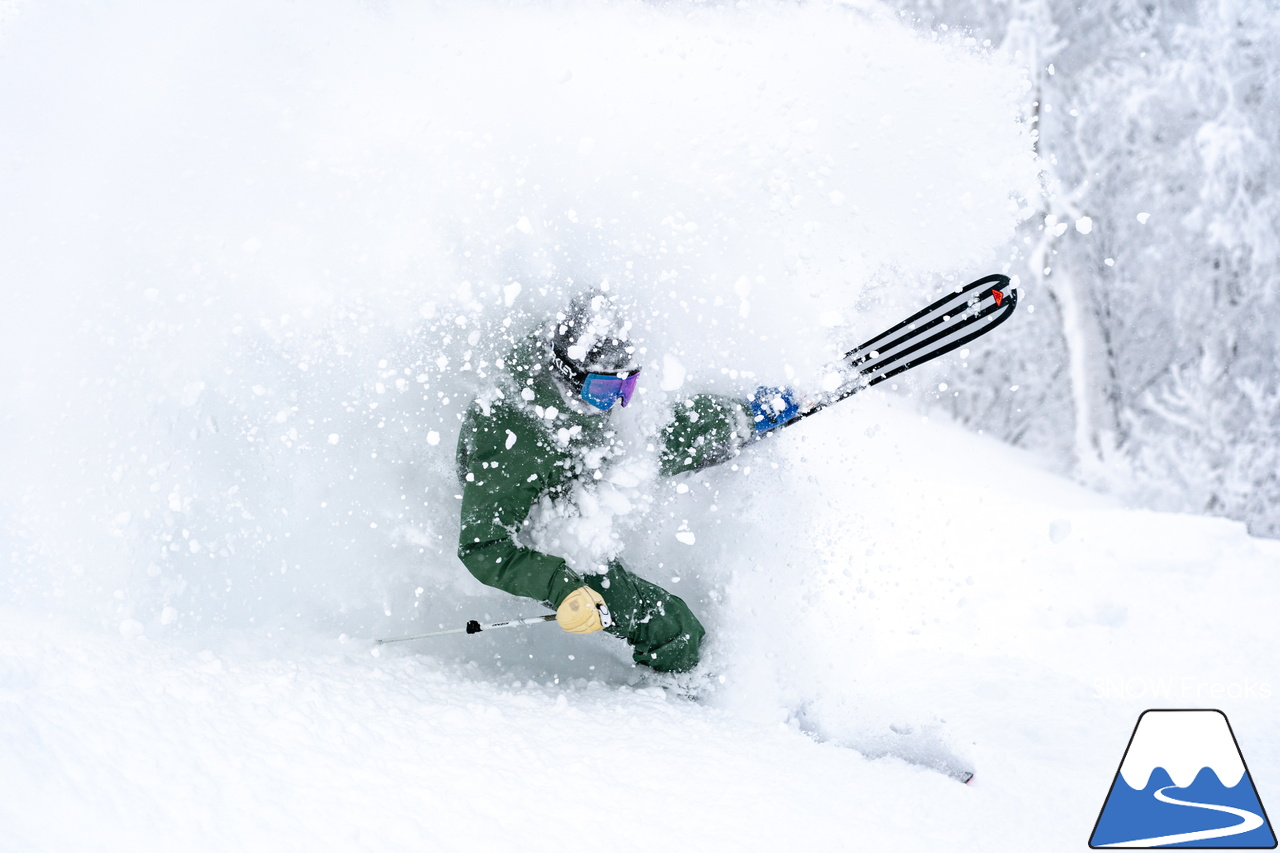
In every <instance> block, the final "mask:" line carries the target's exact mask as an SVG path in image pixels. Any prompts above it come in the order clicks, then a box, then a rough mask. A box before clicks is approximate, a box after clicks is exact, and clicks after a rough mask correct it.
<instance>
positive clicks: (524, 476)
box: [458, 417, 582, 607]
mask: <svg viewBox="0 0 1280 853" xmlns="http://www.w3.org/2000/svg"><path fill="white" fill-rule="evenodd" d="M521 432H522V433H525V434H523V435H521V434H517V433H516V432H510V433H509V432H508V430H507V429H506V427H504V426H502V425H501V424H495V423H493V422H489V419H488V418H485V419H477V418H472V417H468V418H467V419H466V420H465V421H464V422H463V435H462V436H460V437H459V452H458V461H459V473H460V474H462V530H461V532H460V533H459V537H458V557H459V559H461V560H462V563H463V565H465V566H466V567H467V570H468V571H470V572H471V574H472V575H474V576H475V577H476V579H477V580H478V581H480V582H481V583H483V584H487V585H488V586H492V587H496V588H498V589H501V590H503V591H505V592H509V593H511V594H512V595H520V596H524V597H525V598H532V599H535V600H537V601H546V602H550V604H551V606H552V607H559V606H560V603H561V602H562V601H564V599H565V598H566V597H567V596H568V595H569V593H571V592H573V591H574V590H575V589H577V588H578V587H581V586H582V578H581V577H580V576H579V575H578V574H577V573H576V572H574V571H573V570H572V569H570V568H569V567H568V565H566V563H565V561H564V560H563V559H561V558H560V557H555V556H552V555H550V554H544V553H542V552H541V551H535V550H534V549H532V548H524V547H521V546H520V545H518V544H516V541H515V531H516V530H518V529H519V528H520V525H521V524H522V523H523V522H524V520H525V517H526V516H528V514H529V509H530V508H531V507H532V506H533V504H534V503H535V502H536V501H537V500H538V497H539V495H540V494H541V493H542V490H543V488H544V486H545V484H544V483H543V482H542V476H541V474H540V472H539V468H540V467H541V466H540V465H539V461H540V459H539V457H540V453H539V447H538V440H537V437H536V436H535V435H532V434H529V433H528V431H526V430H521ZM468 433H469V434H468ZM509 435H516V439H515V440H514V441H513V442H510V446H508V436H509Z"/></svg>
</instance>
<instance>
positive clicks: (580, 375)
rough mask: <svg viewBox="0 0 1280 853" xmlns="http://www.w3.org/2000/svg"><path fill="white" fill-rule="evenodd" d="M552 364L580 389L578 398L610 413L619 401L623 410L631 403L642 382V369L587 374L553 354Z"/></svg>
mask: <svg viewBox="0 0 1280 853" xmlns="http://www.w3.org/2000/svg"><path fill="white" fill-rule="evenodd" d="M551 360H552V363H553V364H554V365H555V368H556V370H558V371H560V373H561V374H562V375H563V376H564V378H565V379H567V380H568V381H569V382H570V384H571V385H572V386H573V387H574V388H577V389H578V396H579V397H581V398H582V399H583V400H585V401H586V402H587V403H590V404H591V405H593V406H595V407H596V408H597V409H603V410H604V411H606V412H607V411H609V410H610V409H612V408H613V404H614V402H615V401H617V400H618V399H621V400H622V408H624V409H625V408H626V407H627V404H628V403H630V402H631V396H632V395H633V394H635V392H636V385H637V384H638V383H639V381H640V368H636V369H635V370H622V371H619V372H618V373H587V372H586V371H585V370H582V369H581V368H580V367H578V366H577V365H574V364H570V363H569V362H568V361H566V360H564V359H562V358H561V357H560V356H559V355H558V354H555V353H553V354H552V357H551Z"/></svg>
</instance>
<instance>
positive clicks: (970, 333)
mask: <svg viewBox="0 0 1280 853" xmlns="http://www.w3.org/2000/svg"><path fill="white" fill-rule="evenodd" d="M1017 304H1018V291H1017V290H1016V289H1015V288H1014V287H1013V286H1012V284H1011V282H1010V281H1009V277H1008V276H1007V275H989V276H987V277H985V278H980V279H978V280H977V281H975V282H971V283H970V284H966V285H965V286H964V287H961V288H957V289H956V290H954V291H952V292H951V293H949V294H948V295H946V296H944V297H942V298H941V299H939V300H938V301H937V302H934V303H933V304H932V305H930V306H929V307H927V308H925V309H924V310H922V311H918V312H916V313H915V314H912V315H911V316H910V317H908V318H907V319H905V320H903V321H902V322H901V323H898V324H897V325H896V326H893V327H891V328H889V329H886V330H885V331H883V332H881V333H880V334H878V335H876V336H875V337H874V338H871V339H870V340H868V341H866V342H865V343H862V344H859V345H858V346H856V347H854V348H853V349H851V350H849V351H848V352H847V353H845V355H844V358H843V359H841V361H840V363H839V365H838V366H836V370H837V372H838V373H839V374H840V375H841V376H842V377H843V381H842V382H841V383H840V385H839V387H837V388H836V389H835V390H833V391H829V392H826V393H821V394H816V395H813V396H810V397H807V398H805V399H804V400H802V401H801V402H800V414H799V415H797V416H796V417H795V418H793V419H792V420H790V421H788V422H787V424H784V426H789V425H790V424H793V423H796V422H797V421H799V420H800V419H801V418H807V417H808V416H809V415H812V414H816V413H817V412H820V411H821V410H823V409H825V408H826V407H827V406H830V405H831V404H833V403H838V402H840V401H841V400H843V399H845V398H846V397H851V396H853V395H854V394H856V393H858V392H859V391H861V390H863V389H864V388H870V387H871V386H872V385H877V384H879V383H881V382H883V381H885V380H886V379H891V378H892V377H894V376H897V375H898V374H900V373H902V372H904V371H907V370H910V369H911V368H913V367H918V366H920V365H921V364H924V363H925V362H928V361H932V360H933V359H935V358H937V357H938V356H940V355H945V354H946V353H949V352H951V351H952V350H954V349H959V348H960V347H962V346H964V345H965V344H967V343H969V342H970V341H972V340H974V339H975V338H978V337H981V336H982V335H985V334H986V333H987V332H989V331H991V330H992V329H994V328H995V327H996V326H999V325H1000V324H1001V323H1003V322H1004V321H1005V320H1007V319H1009V315H1010V314H1012V313H1013V309H1014V308H1015V307H1016V306H1017Z"/></svg>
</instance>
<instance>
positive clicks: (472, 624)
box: [374, 613, 556, 646]
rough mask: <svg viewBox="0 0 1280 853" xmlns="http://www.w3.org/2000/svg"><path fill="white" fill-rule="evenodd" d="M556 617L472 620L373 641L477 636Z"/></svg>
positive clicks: (551, 620)
mask: <svg viewBox="0 0 1280 853" xmlns="http://www.w3.org/2000/svg"><path fill="white" fill-rule="evenodd" d="M555 619H556V615H555V614H554V613H548V614H547V615H546V616H530V617H529V618H528V619H508V620H507V621H506V622H490V623H489V624H488V625H481V624H480V623H479V622H477V621H476V620H474V619H472V620H470V621H468V622H467V627H465V628H450V629H449V630H448V631H432V632H431V633H430V634H411V635H410V636H408V637H384V638H382V639H381V640H374V642H375V643H377V644H378V645H379V646H383V645H386V644H387V643H403V642H404V641H405V640H423V639H426V638H427V637H443V636H444V635H445V634H479V633H480V632H481V631H492V630H493V629H494V628H516V627H518V626H520V625H537V624H538V623H539V622H554V621H555Z"/></svg>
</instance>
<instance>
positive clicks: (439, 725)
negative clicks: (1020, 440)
mask: <svg viewBox="0 0 1280 853" xmlns="http://www.w3.org/2000/svg"><path fill="white" fill-rule="evenodd" d="M829 414H830V417H827V416H824V418H825V422H822V423H820V422H819V421H818V420H816V419H815V421H813V422H811V423H809V424H806V426H805V428H804V429H805V430H806V431H809V430H811V428H812V431H811V433H810V434H809V435H803V436H802V435H800V433H801V430H799V429H797V430H793V431H792V432H793V434H792V435H788V436H787V439H789V440H792V441H793V442H794V446H793V447H791V448H788V449H787V450H786V451H785V453H784V456H785V457H786V458H784V459H783V461H782V466H783V467H780V468H779V471H784V470H785V468H786V467H787V466H790V465H793V464H797V463H798V459H796V458H794V457H796V456H798V455H800V454H805V455H808V456H812V455H813V454H816V453H826V454H828V455H827V457H826V458H828V459H829V460H830V464H828V465H824V466H823V467H822V469H821V471H820V472H819V471H814V474H815V477H816V478H817V479H818V480H819V485H823V486H831V485H833V484H834V483H837V482H841V481H845V482H847V481H849V480H852V481H854V482H856V483H858V484H860V485H862V486H864V487H865V488H866V489H868V490H870V489H873V488H879V489H882V490H885V491H884V492H883V493H884V494H885V499H884V500H883V501H868V500H866V499H865V497H864V496H862V495H860V494H859V490H856V489H855V490H847V491H846V492H844V493H843V496H842V499H837V502H836V505H835V506H833V507H832V512H831V513H830V514H824V515H823V516H822V517H821V518H817V519H814V522H813V524H814V526H813V527H811V528H810V530H811V532H812V534H813V535H818V536H821V535H824V534H823V532H822V531H823V530H824V529H825V530H826V531H828V532H827V534H825V535H829V536H830V537H831V538H830V539H829V540H828V541H827V542H826V543H825V544H824V547H822V548H814V549H811V550H809V551H807V552H806V553H807V557H808V560H807V564H806V565H805V566H803V567H801V566H791V567H787V566H784V565H779V566H776V567H774V568H772V569H771V570H768V571H764V570H761V571H760V572H758V573H757V572H754V571H745V572H744V571H740V572H739V573H738V576H737V577H736V578H735V580H734V583H733V584H732V585H731V588H730V590H729V593H728V595H727V601H726V605H725V607H724V609H723V611H722V612H721V621H722V625H721V626H720V630H721V635H720V636H721V639H720V644H721V649H722V651H721V653H720V654H721V657H720V660H721V662H722V664H723V665H724V669H723V674H724V675H725V683H724V685H723V686H722V687H721V688H720V690H719V691H717V692H715V693H713V694H712V695H711V696H710V697H709V698H708V699H707V700H706V701H705V702H703V703H701V704H697V703H691V702H688V701H686V700H682V699H676V698H667V697H666V696H665V695H664V693H663V691H662V690H661V689H659V688H655V687H643V686H641V687H638V688H633V687H629V686H626V685H625V684H622V685H620V684H618V683H605V682H604V681H602V680H590V681H588V680H585V679H583V678H576V677H574V678H562V679H561V682H560V683H559V684H555V683H553V682H552V681H551V680H550V679H547V680H545V681H534V680H528V679H522V678H508V677H500V676H497V675H495V674H494V673H493V671H492V670H491V669H488V668H487V667H486V666H485V665H484V664H483V662H482V663H480V665H476V664H471V665H467V664H465V663H463V662H462V657H463V656H460V655H459V656H455V655H452V654H446V655H433V654H431V652H432V651H434V650H433V649H431V648H428V647H425V646H424V647H422V648H421V649H420V650H419V651H421V652H423V654H417V653H409V652H407V651H406V652H401V651H397V652H395V653H384V654H383V656H381V657H373V656H372V655H371V649H370V646H369V644H368V643H367V642H363V641H357V640H350V641H348V642H346V643H342V642H339V641H337V640H336V639H334V638H324V637H317V636H305V637H299V638H295V641H294V642H292V643H291V644H289V645H288V646H284V647H276V648H274V649H264V648H263V647H262V645H261V643H260V641H258V640H256V639H255V638H254V637H252V636H247V635H239V636H237V635H231V636H224V637H221V638H219V641H218V642H219V648H218V650H217V651H213V650H211V649H204V650H199V649H197V647H196V646H193V645H189V644H181V643H178V644H175V643H169V642H157V641H150V640H129V639H125V638H121V637H119V636H116V637H110V636H102V635H100V634H93V633H85V632H80V631H75V630H65V629H62V628H61V627H60V626H59V625H57V624H56V623H50V622H49V621H47V620H41V619H37V618H33V617H31V616H30V615H25V614H21V613H16V612H14V611H13V610H12V609H9V610H6V612H5V619H4V623H3V624H4V628H3V635H2V636H3V640H2V643H3V645H0V650H2V651H3V655H2V656H0V660H3V661H4V667H5V668H4V671H3V675H2V676H0V678H2V681H0V683H2V684H3V687H4V693H3V696H4V701H3V704H0V709H3V710H2V712H0V713H2V716H0V720H2V721H3V737H2V738H0V744H3V747H2V748H3V750H4V755H3V762H2V763H0V766H3V767H4V768H5V770H4V773H3V774H0V779H2V780H3V785H4V796H3V797H2V798H0V802H3V803H4V806H3V809H4V821H3V825H4V826H5V827H6V832H7V833H8V835H7V839H8V847H7V849H15V850H19V849H21V850H58V849H66V848H67V847H70V846H76V847H79V846H86V847H88V848H90V849H93V848H94V846H95V845H99V846H100V847H101V849H111V850H122V849H133V848H137V847H142V848H148V847H153V846H155V845H156V844H165V845H170V844H171V845H174V846H181V847H183V848H184V849H191V850H219V849H226V848H227V847H228V846H237V845H243V846H246V847H250V848H253V847H259V848H263V847H271V848H274V849H285V850H294V849H296V850H302V849H348V848H354V847H363V848H365V849H423V847H424V846H425V847H426V848H427V849H461V848H463V847H467V848H469V849H505V848H509V847H511V846H516V845H519V846H522V847H525V848H527V849H533V850H541V849H546V850H552V849H558V845H559V843H560V841H559V836H560V835H561V834H562V833H563V832H565V831H570V830H566V829H561V828H560V826H561V823H560V822H561V821H569V822H571V824H572V825H573V826H574V827H576V828H577V830H581V831H587V832H596V831H601V832H604V833H605V834H606V835H607V836H608V837H609V838H610V840H611V842H612V843H615V844H616V845H617V846H618V848H619V849H624V850H639V849H643V848H646V847H650V846H652V845H655V844H662V845H667V844H670V845H676V846H681V847H685V848H687V849H706V848H715V849H735V848H741V849H760V850H767V849H778V848H783V847H791V846H794V845H804V844H823V845H826V846H835V847H837V848H839V847H844V846H847V845H852V844H853V843H855V840H856V843H857V844H859V845H865V847H866V848H867V849H882V850H888V849H893V850H934V849H951V848H952V847H953V846H954V845H955V844H956V843H957V842H964V843H965V844H966V846H970V847H977V848H978V849H984V850H1026V849H1037V850H1069V849H1080V848H1081V847H1082V845H1083V844H1084V843H1085V840H1086V839H1087V835H1088V832H1089V831H1090V829H1091V827H1092V821H1093V819H1094V817H1095V816H1096V813H1097V809H1098V808H1099V807H1100V806H1101V800H1102V798H1103V797H1104V796H1105V794H1106V790H1107V786H1108V785H1109V784H1110V780H1111V777H1112V776H1113V775H1114V773H1115V769H1116V766H1117V765H1118V762H1119V759H1120V755H1121V752H1122V751H1123V748H1124V745H1125V743H1126V742H1127V738H1128V732H1129V731H1130V729H1131V726H1132V722H1133V720H1134V719H1135V718H1136V715H1137V713H1138V712H1139V711H1140V710H1142V709H1143V708H1144V707H1146V706H1147V705H1150V704H1157V705H1160V704H1164V705H1203V704H1213V705H1218V706H1221V707H1224V709H1225V710H1226V711H1227V713H1228V714H1229V715H1230V716H1231V717H1232V721H1233V724H1234V726H1235V729H1236V731H1237V735H1238V737H1239V738H1240V740H1241V746H1242V748H1243V749H1244V750H1245V753H1246V757H1247V760H1249V761H1250V764H1251V767H1252V769H1253V773H1254V776H1255V778H1257V779H1259V780H1262V782H1261V784H1262V785H1263V786H1264V787H1263V788H1262V790H1261V793H1262V796H1263V798H1264V802H1265V799H1266V796H1267V790H1266V788H1265V784H1266V783H1265V780H1267V779H1269V778H1275V777H1276V776H1277V774H1280V751H1278V750H1277V748H1276V744H1275V742H1274V740H1273V739H1271V738H1270V736H1269V734H1268V723H1269V718H1270V715H1269V713H1268V712H1267V708H1268V707H1269V705H1270V701H1267V700H1273V699H1274V693H1273V691H1274V689H1275V685H1274V684H1272V683H1271V682H1270V678H1271V677H1272V676H1271V674H1272V673H1274V672H1275V671H1276V670H1275V664H1276V660H1275V656H1276V652H1275V649H1276V644H1275V642H1274V640H1275V636H1274V632H1275V629H1274V627H1273V625H1274V621H1273V620H1271V619H1269V618H1268V616H1269V614H1270V613H1272V612H1274V608H1275V607H1276V605H1277V603H1278V602H1277V600H1276V598H1277V596H1276V594H1275V592H1274V584H1270V585H1269V584H1267V583H1266V575H1267V573H1268V572H1270V571H1272V570H1274V567H1275V565H1276V564H1277V561H1278V560H1280V546H1277V545H1276V544H1275V543H1271V542H1263V541H1257V540H1252V539H1249V538H1248V537H1246V536H1245V535H1244V534H1243V533H1242V531H1241V528H1240V527H1239V526H1237V525H1234V524H1228V523H1225V522H1222V521H1216V520H1207V519H1199V518H1189V517H1185V516H1172V515H1156V514H1150V513H1138V512H1130V511H1126V510H1124V509H1122V508H1119V507H1115V506H1110V505H1108V504H1107V502H1106V501H1104V500H1101V499H1099V498H1096V497H1094V496H1091V495H1089V494H1087V493H1085V492H1082V491H1080V490H1078V489H1077V488H1076V487H1074V486H1072V485H1070V484H1068V483H1065V482H1063V481H1060V480H1058V479H1056V478H1055V477H1053V476H1050V475H1047V474H1045V473H1043V472H1041V471H1039V470H1037V468H1036V467H1035V466H1034V465H1033V464H1031V463H1030V462H1029V461H1028V460H1026V459H1025V458H1022V457H1020V456H1019V455H1018V454H1016V453H1012V452H1010V451H1008V450H1005V449H1002V448H1000V447H999V446H997V445H994V444H991V443H988V442H986V441H984V440H983V439H981V438H976V437H973V436H971V435H968V434H964V433H960V432H957V431H956V430H955V429H954V428H951V427H948V426H945V425H934V424H928V423H921V422H920V419H919V417H918V416H916V415H914V414H911V413H908V412H904V411H901V406H893V405H891V404H890V402H889V401H888V400H885V399H876V400H871V401H867V400H861V401H858V403H857V404H856V407H853V408H850V409H848V410H845V411H841V412H839V413H837V412H832V413H829ZM819 427H820V428H819ZM868 431H872V432H874V436H873V437H870V438H868V437H867V436H866V434H865V433H866V432H868ZM850 436H857V437H858V441H856V442H850V441H848V440H847V439H848V437H850ZM781 444H782V442H781V441H780V442H779V445H781ZM922 448H924V449H923V450H922ZM922 455H923V458H920V457H921V456H922ZM912 457H916V459H915V461H910V460H911V459H912ZM809 470H811V471H813V470H814V469H812V468H811V469H809ZM823 472H825V473H823ZM751 476H752V477H755V476H759V475H758V474H755V473H753V474H752V475H751ZM766 476H767V475H766ZM776 476H779V477H781V475H776ZM797 479H800V480H802V481H803V478H797ZM791 497H793V496H789V495H779V494H777V493H776V492H770V493H769V497H768V498H767V500H768V502H769V503H770V505H771V506H772V508H773V509H774V510H775V511H778V512H784V511H785V507H786V505H787V504H788V502H789V501H790V499H791ZM895 507H896V509H895ZM904 507H907V508H910V511H904V510H903V508H904ZM1067 525H1069V526H1070V532H1069V533H1067V534H1066V535H1065V538H1061V539H1060V541H1058V542H1056V543H1055V542H1054V541H1053V536H1051V531H1058V533H1057V534H1055V535H1058V536H1061V535H1062V534H1061V531H1062V530H1064V529H1065V528H1066V526H1067ZM904 528H905V529H904ZM837 530H839V531H841V532H839V533H836V532H834V531H837ZM919 530H933V531H935V532H933V533H931V534H930V535H928V536H921V535H917V534H913V533H912V531H919ZM765 538H766V537H765V536H764V535H763V534H762V535H761V539H762V540H764V539H765ZM802 550H803V549H802ZM868 552H871V556H868ZM845 569H849V570H850V572H849V574H848V575H846V574H845V571H844V570H845ZM792 595H794V596H796V600H797V602H798V608H797V610H796V611H795V612H792V613H790V614H787V613H785V612H784V611H783V605H784V604H785V603H786V602H787V601H788V600H789V598H788V597H789V596H792ZM541 630H549V631H551V630H554V629H541V628H532V629H529V633H528V634H526V635H525V636H526V638H532V637H533V636H534V635H533V632H534V631H541ZM509 636H510V635H507V636H503V637H501V638H499V637H498V636H496V635H495V636H493V637H488V638H484V639H483V640H482V639H481V638H478V637H477V638H471V639H472V640H473V642H474V643H475V645H476V647H483V648H484V649H485V652H486V653H489V652H490V650H491V649H493V648H499V649H501V650H502V651H505V652H508V653H511V652H513V651H515V650H517V649H518V650H520V651H523V650H524V649H526V648H528V649H530V650H535V651H536V650H539V649H540V646H539V644H538V642H537V640H536V639H530V644H529V645H528V646H523V645H519V644H518V643H516V642H514V639H513V638H510V639H509ZM598 641H599V643H600V644H610V643H614V641H612V640H611V639H610V638H598ZM486 642H487V644H485V643H486ZM482 644H485V645H482ZM1224 659H1226V660H1224ZM1227 661H1229V662H1227ZM1183 677H1185V678H1188V679H1191V681H1190V682H1188V683H1186V684H1183V683H1181V682H1180V681H1178V679H1181V678H1183ZM1111 678H1119V679H1136V678H1150V679H1152V680H1153V683H1154V680H1155V679H1173V680H1174V686H1173V687H1172V688H1171V690H1172V694H1171V695H1169V696H1164V697H1157V698H1154V699H1153V697H1151V696H1142V695H1138V694H1137V693H1133V694H1131V695H1130V696H1127V697H1126V696H1123V695H1122V696H1112V695H1108V694H1107V693H1106V691H1105V689H1104V688H1103V687H1102V686H1101V685H1100V684H1099V683H1098V682H1099V680H1101V679H1111ZM1245 681H1251V682H1252V683H1254V684H1255V685H1258V684H1259V683H1261V684H1264V685H1268V686H1267V687H1266V690H1267V693H1268V695H1267V696H1266V697H1263V698H1261V699H1260V698H1258V697H1254V698H1252V699H1232V698H1228V697H1226V696H1222V697H1214V698H1212V699H1210V697H1209V695H1208V694H1207V693H1206V694H1204V695H1203V696H1200V697H1197V696H1196V694H1195V690H1196V689H1198V688H1197V685H1201V684H1203V685H1215V684H1220V685H1224V686H1225V685H1229V684H1233V683H1243V682H1245ZM1131 689H1132V690H1135V691H1136V690H1137V687H1136V682H1134V684H1131ZM1200 689H1204V690H1209V689H1212V688H1211V687H1208V686H1205V687H1202V688H1200ZM805 703H807V704H809V705H810V706H811V707H812V708H813V715H814V716H815V717H816V718H817V720H818V721H819V724H820V725H821V726H822V727H823V728H824V729H825V730H826V731H825V733H826V734H827V735H828V736H829V737H830V738H832V739H833V740H835V741H839V742H845V743H853V744H858V745H861V746H863V748H864V749H874V747H875V746H876V743H877V738H879V739H881V740H884V739H885V738H889V739H890V751H892V739H893V738H901V739H903V740H904V741H905V740H908V739H909V738H907V737H906V736H903V735H897V734H894V733H893V732H891V731H889V730H888V728H887V727H888V725H890V724H894V725H896V726H897V727H898V728H899V729H903V728H905V727H908V726H918V727H926V728H927V727H930V726H932V727H933V731H934V736H935V738H936V739H937V740H938V741H940V742H941V743H943V744H944V745H945V746H946V747H948V748H949V749H951V750H954V751H955V752H957V753H959V754H962V755H964V756H965V757H967V758H968V759H969V760H970V761H972V763H973V766H975V767H976V769H977V771H978V774H979V776H978V779H977V780H976V781H975V783H974V784H973V785H971V786H963V785H960V784H958V783H956V782H954V781H952V780H951V779H948V778H947V777H945V776H943V775H942V774H940V773H936V772H933V771H931V770H927V769H923V768H921V767H917V766H914V765H912V764H908V763H905V762H903V761H901V760H898V759H896V758H892V757H889V758H882V759H880V760H868V759H866V758H864V757H863V756H862V755H860V754H859V753H857V752H855V751H854V750H852V749H847V748H843V747H841V746H837V745H834V744H833V743H831V742H823V741H822V740H820V739H817V740H816V739H814V738H813V737H812V736H811V735H809V734H806V733H804V732H802V731H800V730H799V728H798V727H797V724H796V722H795V721H794V719H789V717H792V716H793V715H794V711H795V710H796V709H797V708H798V707H800V705H801V704H805ZM69 814H74V815H76V816H77V819H76V820H67V819H66V816H67V815H69Z"/></svg>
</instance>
